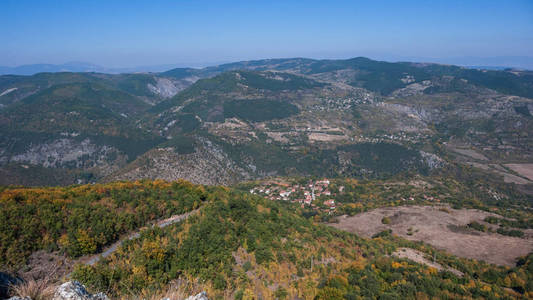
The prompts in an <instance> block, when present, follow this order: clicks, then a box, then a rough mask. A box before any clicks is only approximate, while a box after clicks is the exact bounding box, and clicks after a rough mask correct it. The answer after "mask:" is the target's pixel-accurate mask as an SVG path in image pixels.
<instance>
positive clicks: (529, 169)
mask: <svg viewBox="0 0 533 300" xmlns="http://www.w3.org/2000/svg"><path fill="white" fill-rule="evenodd" d="M505 166H506V167H508V168H509V169H511V170H513V171H515V172H516V173H518V174H520V176H524V177H526V178H528V179H529V180H533V164H506V165H505Z"/></svg>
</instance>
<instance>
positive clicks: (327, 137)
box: [309, 132, 348, 142]
mask: <svg viewBox="0 0 533 300" xmlns="http://www.w3.org/2000/svg"><path fill="white" fill-rule="evenodd" d="M346 139H348V137H347V136H345V135H336V134H327V133H320V132H312V133H310V134H309V140H310V141H315V142H335V141H342V140H346Z"/></svg>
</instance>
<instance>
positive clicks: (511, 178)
mask: <svg viewBox="0 0 533 300" xmlns="http://www.w3.org/2000/svg"><path fill="white" fill-rule="evenodd" d="M467 164H468V165H471V166H474V167H476V168H479V169H482V170H485V171H492V172H494V173H497V174H499V175H501V176H503V181H504V182H505V183H516V184H529V183H531V181H529V180H527V179H525V178H522V177H520V176H516V175H514V174H511V173H509V172H507V170H505V169H504V168H503V167H502V166H500V165H498V164H481V163H477V162H467ZM531 165H532V166H533V164H531ZM506 166H507V167H509V168H510V169H513V168H512V167H510V166H509V165H506ZM513 171H515V172H517V171H516V170H513ZM517 173H519V172H517ZM532 176H533V174H532Z"/></svg>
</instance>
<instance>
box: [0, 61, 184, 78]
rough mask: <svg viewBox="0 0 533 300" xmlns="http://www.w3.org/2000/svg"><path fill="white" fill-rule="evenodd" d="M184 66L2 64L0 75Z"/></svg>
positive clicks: (128, 70) (82, 63)
mask: <svg viewBox="0 0 533 300" xmlns="http://www.w3.org/2000/svg"><path fill="white" fill-rule="evenodd" d="M181 66H183V65H182V64H165V65H153V66H138V67H129V68H107V67H103V66H99V65H95V64H91V63H86V62H67V63H64V64H59V65H55V64H31V65H21V66H17V67H6V66H0V75H34V74H37V73H43V72H50V73H57V72H95V73H107V74H120V73H137V72H163V71H166V70H170V69H174V68H178V67H181Z"/></svg>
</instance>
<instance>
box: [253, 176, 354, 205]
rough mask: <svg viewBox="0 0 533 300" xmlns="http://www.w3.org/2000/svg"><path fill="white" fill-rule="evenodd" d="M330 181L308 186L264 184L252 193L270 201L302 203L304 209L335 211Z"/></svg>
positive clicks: (283, 183) (278, 183) (312, 181)
mask: <svg viewBox="0 0 533 300" xmlns="http://www.w3.org/2000/svg"><path fill="white" fill-rule="evenodd" d="M329 185H330V181H329V180H328V179H322V180H316V181H314V180H310V181H309V182H307V183H306V184H299V183H287V182H283V181H269V182H264V183H262V184H261V185H259V186H256V187H254V188H252V189H251V190H250V193H252V194H257V195H261V196H263V197H265V198H268V199H270V200H281V201H291V202H294V203H300V204H301V205H302V207H304V206H306V205H307V206H309V207H311V208H313V209H315V210H324V209H325V210H327V211H329V212H332V211H335V209H336V203H335V200H334V199H331V198H330V197H332V198H333V196H335V194H334V193H332V192H331V190H330V188H329ZM343 190H344V186H340V187H339V188H338V191H339V192H342V191H343Z"/></svg>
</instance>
